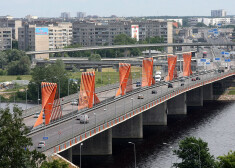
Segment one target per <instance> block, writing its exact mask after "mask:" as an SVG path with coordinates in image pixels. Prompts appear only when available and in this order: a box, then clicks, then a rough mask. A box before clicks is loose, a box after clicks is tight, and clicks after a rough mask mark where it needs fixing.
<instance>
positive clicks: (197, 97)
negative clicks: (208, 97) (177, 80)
mask: <svg viewBox="0 0 235 168" xmlns="http://www.w3.org/2000/svg"><path fill="white" fill-rule="evenodd" d="M186 97H187V106H203V87H199V88H196V89H193V90H190V91H189V92H187V96H186Z"/></svg>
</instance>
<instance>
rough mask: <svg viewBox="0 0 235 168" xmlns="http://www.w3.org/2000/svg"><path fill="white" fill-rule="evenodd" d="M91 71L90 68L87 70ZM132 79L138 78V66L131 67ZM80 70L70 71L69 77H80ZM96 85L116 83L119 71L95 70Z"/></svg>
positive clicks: (109, 69) (108, 69)
mask: <svg viewBox="0 0 235 168" xmlns="http://www.w3.org/2000/svg"><path fill="white" fill-rule="evenodd" d="M87 71H88V72H89V71H93V70H92V69H89V70H87ZM131 72H132V79H136V78H140V74H141V73H140V72H141V69H140V68H139V67H133V68H131ZM81 74H82V72H73V73H70V77H71V78H74V79H77V78H78V79H79V78H81ZM95 80H96V87H100V86H104V85H108V84H113V83H118V82H119V72H116V71H115V70H114V69H112V68H103V69H102V72H98V71H96V72H95Z"/></svg>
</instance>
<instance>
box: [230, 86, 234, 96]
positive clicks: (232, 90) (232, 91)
mask: <svg viewBox="0 0 235 168" xmlns="http://www.w3.org/2000/svg"><path fill="white" fill-rule="evenodd" d="M228 95H235V87H230V88H229V89H228Z"/></svg>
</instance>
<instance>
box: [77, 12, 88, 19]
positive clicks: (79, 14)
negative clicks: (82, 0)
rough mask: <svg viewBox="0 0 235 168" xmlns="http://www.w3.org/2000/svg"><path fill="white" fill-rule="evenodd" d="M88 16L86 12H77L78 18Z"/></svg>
mask: <svg viewBox="0 0 235 168" xmlns="http://www.w3.org/2000/svg"><path fill="white" fill-rule="evenodd" d="M85 17H86V13H85V12H77V18H78V19H84V18H85Z"/></svg>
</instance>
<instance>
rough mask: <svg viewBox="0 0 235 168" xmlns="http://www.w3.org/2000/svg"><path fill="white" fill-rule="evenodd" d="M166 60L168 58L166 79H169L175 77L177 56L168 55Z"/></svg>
mask: <svg viewBox="0 0 235 168" xmlns="http://www.w3.org/2000/svg"><path fill="white" fill-rule="evenodd" d="M167 60H168V76H167V77H166V80H167V81H171V80H172V79H174V78H176V77H177V69H176V63H177V56H175V55H168V57H167Z"/></svg>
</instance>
